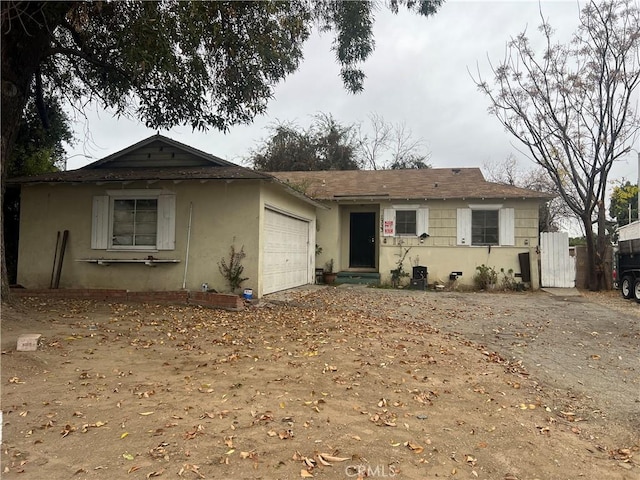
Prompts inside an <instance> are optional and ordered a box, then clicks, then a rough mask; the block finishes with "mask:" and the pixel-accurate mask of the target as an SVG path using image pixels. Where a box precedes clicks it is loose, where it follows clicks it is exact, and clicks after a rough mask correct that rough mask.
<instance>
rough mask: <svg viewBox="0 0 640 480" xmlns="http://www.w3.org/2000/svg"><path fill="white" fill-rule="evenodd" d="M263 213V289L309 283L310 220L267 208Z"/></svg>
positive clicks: (269, 291)
mask: <svg viewBox="0 0 640 480" xmlns="http://www.w3.org/2000/svg"><path fill="white" fill-rule="evenodd" d="M264 214H265V215H264V252H263V259H264V260H263V263H262V265H263V268H262V281H263V284H262V293H263V294H268V293H273V292H278V291H280V290H286V289H287V288H293V287H297V286H300V285H305V284H307V283H310V282H309V278H310V275H309V270H310V268H311V267H310V257H309V245H310V239H309V235H310V230H311V229H310V228H309V225H310V222H308V221H305V220H301V219H299V218H295V217H292V216H289V215H286V214H284V213H280V212H276V211H275V210H271V209H268V208H267V209H265V212H264Z"/></svg>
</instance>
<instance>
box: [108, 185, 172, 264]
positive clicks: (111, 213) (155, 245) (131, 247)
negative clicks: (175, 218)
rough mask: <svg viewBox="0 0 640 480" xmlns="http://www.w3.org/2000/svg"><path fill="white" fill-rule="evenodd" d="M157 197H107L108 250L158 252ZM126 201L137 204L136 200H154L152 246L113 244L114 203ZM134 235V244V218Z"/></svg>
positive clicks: (158, 213)
mask: <svg viewBox="0 0 640 480" xmlns="http://www.w3.org/2000/svg"><path fill="white" fill-rule="evenodd" d="M158 196H159V195H132V196H126V197H121V196H112V195H109V242H108V247H107V248H108V250H153V251H157V250H158V222H159V217H160V212H159V205H158V203H159V202H158ZM126 200H133V201H135V202H136V203H137V201H138V200H155V202H156V209H155V213H156V223H155V230H154V232H153V236H154V237H155V243H153V244H149V245H133V244H132V245H124V244H122V245H121V244H116V243H114V239H115V236H116V235H115V233H114V230H115V223H116V218H115V217H116V207H115V203H116V201H126ZM133 226H134V233H132V234H131V236H132V241H133V242H135V237H136V233H135V226H136V222H135V218H134V223H133Z"/></svg>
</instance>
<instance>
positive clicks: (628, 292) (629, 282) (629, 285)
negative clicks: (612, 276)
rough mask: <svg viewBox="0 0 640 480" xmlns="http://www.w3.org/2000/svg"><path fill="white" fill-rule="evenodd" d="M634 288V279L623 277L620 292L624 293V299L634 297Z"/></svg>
mask: <svg viewBox="0 0 640 480" xmlns="http://www.w3.org/2000/svg"><path fill="white" fill-rule="evenodd" d="M633 287H634V282H633V277H630V276H628V275H627V276H625V277H622V284H621V286H620V291H621V292H622V297H623V298H631V297H633Z"/></svg>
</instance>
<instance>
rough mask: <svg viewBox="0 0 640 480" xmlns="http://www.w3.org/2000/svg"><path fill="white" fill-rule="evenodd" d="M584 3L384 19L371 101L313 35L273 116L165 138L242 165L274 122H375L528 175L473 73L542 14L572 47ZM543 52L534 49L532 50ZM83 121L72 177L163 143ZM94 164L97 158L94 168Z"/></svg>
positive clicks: (370, 81) (519, 4) (448, 161)
mask: <svg viewBox="0 0 640 480" xmlns="http://www.w3.org/2000/svg"><path fill="white" fill-rule="evenodd" d="M580 5H584V1H582V2H580V3H579V2H578V1H576V0H567V1H565V0H562V1H560V0H556V1H543V2H541V3H540V4H539V3H538V2H537V1H526V0H512V1H480V0H475V1H458V0H448V1H447V2H446V3H445V4H444V5H443V6H442V8H441V10H440V12H439V13H437V14H436V15H435V16H433V17H430V18H424V17H420V16H418V15H415V14H409V13H407V12H400V13H399V14H398V15H393V14H391V13H390V12H388V11H387V10H386V9H384V8H383V9H381V10H380V11H379V12H378V13H377V15H376V17H377V18H376V23H375V28H374V34H375V41H376V50H375V52H374V53H373V54H372V55H371V57H370V59H369V60H368V61H367V62H366V63H365V64H364V71H365V74H366V76H367V78H366V81H365V90H364V92H362V93H360V94H357V95H353V94H350V93H348V92H347V91H346V90H345V89H344V88H343V85H342V82H341V80H340V77H339V67H338V65H337V64H336V63H335V61H334V56H333V53H332V52H331V51H330V44H331V36H330V35H329V34H324V35H322V36H319V35H314V36H313V37H312V38H311V39H310V40H309V42H308V43H307V45H306V48H305V59H304V61H303V63H302V66H301V68H300V69H299V70H298V72H296V73H295V74H294V75H292V76H290V77H288V78H287V79H286V80H285V81H284V82H283V83H281V84H280V85H279V86H278V87H277V88H276V90H275V97H274V98H273V99H272V100H271V102H270V104H269V107H268V111H267V114H266V115H264V116H261V117H258V118H256V120H255V122H254V123H253V124H252V125H250V126H237V127H234V128H232V129H231V131H230V132H228V133H227V134H226V135H225V134H222V133H219V132H217V131H209V132H206V133H202V132H192V131H191V129H190V128H174V129H172V130H170V131H161V132H160V133H162V134H164V135H166V136H168V137H170V138H173V139H174V140H177V141H179V142H183V143H186V144H188V145H190V146H192V147H195V148H198V149H201V150H203V151H205V152H207V153H210V154H213V155H216V156H219V157H222V158H225V159H227V160H230V161H233V162H235V163H238V164H243V160H245V159H246V158H247V157H248V156H249V153H250V151H251V150H252V149H254V148H255V147H256V146H258V144H259V143H260V140H261V139H264V138H266V137H267V136H268V130H266V127H267V126H268V125H270V124H273V123H274V122H276V121H294V122H296V123H297V124H298V125H300V126H303V127H306V126H308V125H309V123H310V122H311V120H312V118H311V116H312V115H314V114H316V113H320V112H322V113H329V114H331V115H333V117H334V118H335V119H336V120H337V121H338V122H340V123H342V124H352V123H364V125H365V126H366V125H367V121H368V120H367V117H368V115H370V114H371V113H376V114H378V115H380V116H381V117H382V118H384V120H385V121H387V122H390V123H394V124H395V123H401V122H403V123H404V124H405V126H406V128H407V129H410V130H411V132H412V134H413V137H414V138H416V139H418V138H420V139H422V140H423V141H424V142H425V145H426V151H427V152H428V153H430V159H429V163H431V165H432V166H433V167H482V166H483V165H484V164H486V163H488V162H500V161H503V160H505V159H506V158H507V157H508V156H509V155H510V154H513V155H515V156H516V157H517V158H518V160H519V162H520V163H521V165H522V166H523V167H524V168H531V167H532V164H531V163H529V161H528V160H526V158H525V157H524V156H523V155H522V154H521V153H519V152H518V150H517V149H518V148H520V146H519V145H517V143H515V140H514V139H513V138H512V137H511V136H510V135H509V134H507V133H506V132H505V131H504V130H503V128H502V127H501V126H500V124H499V123H498V121H497V120H496V119H495V118H494V117H492V116H490V115H489V114H488V113H487V107H488V101H487V99H486V98H485V97H484V96H483V94H481V93H480V92H479V91H478V90H477V88H476V86H475V84H474V83H473V80H472V79H471V77H470V74H469V71H471V72H473V73H474V74H475V73H476V71H477V68H478V67H479V68H480V70H481V71H482V72H483V73H484V74H485V77H486V78H487V79H490V78H491V76H490V75H489V69H488V59H491V60H492V61H493V62H494V63H497V62H498V61H499V60H501V59H502V58H503V56H504V53H505V44H506V42H507V41H508V40H509V39H510V38H511V37H512V36H514V35H516V34H518V33H519V32H521V31H523V30H525V29H526V30H527V32H528V33H529V34H530V35H531V36H532V40H533V39H535V38H539V35H538V31H537V27H538V25H539V24H540V8H541V9H542V12H543V15H544V16H545V18H548V19H549V21H550V23H551V24H552V25H553V26H554V27H555V28H556V30H557V31H558V34H559V35H560V36H561V37H563V38H568V37H569V35H570V34H571V32H573V31H574V30H575V28H576V26H577V24H578V13H579V9H580ZM534 45H535V43H534ZM86 114H87V119H78V121H77V123H76V136H77V138H78V143H77V145H76V146H75V147H74V148H70V149H69V150H68V153H69V156H70V158H69V160H68V168H69V169H73V168H78V167H81V166H83V165H86V164H87V163H90V162H92V161H94V160H96V159H100V158H103V157H105V156H107V155H110V154H112V153H114V152H117V151H119V150H121V149H123V148H126V147H128V146H130V145H131V144H133V143H135V142H138V141H140V140H142V139H144V138H146V137H148V136H150V135H153V134H155V133H156V131H155V130H150V129H147V128H145V127H144V125H142V124H140V123H139V122H137V121H135V120H129V119H125V118H120V119H114V118H112V116H111V115H110V114H109V113H108V112H104V111H101V110H99V109H97V108H95V107H93V108H88V109H87V111H86ZM86 157H92V158H86ZM637 168H638V167H637V162H636V154H635V153H633V154H630V155H629V158H628V159H627V160H626V161H622V162H620V163H619V164H618V165H617V166H616V167H615V168H614V171H613V172H612V176H611V177H610V179H614V178H621V177H625V178H627V179H630V180H632V181H634V183H635V179H636V178H637V175H638V174H637Z"/></svg>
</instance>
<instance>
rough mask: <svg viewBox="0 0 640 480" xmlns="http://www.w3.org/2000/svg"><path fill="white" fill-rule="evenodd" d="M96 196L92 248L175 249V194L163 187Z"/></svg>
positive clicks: (110, 191)
mask: <svg viewBox="0 0 640 480" xmlns="http://www.w3.org/2000/svg"><path fill="white" fill-rule="evenodd" d="M106 193H107V194H106V195H98V196H95V197H93V219H92V231H91V248H92V249H96V250H132V251H135V250H147V251H154V250H173V249H174V248H175V216H176V213H175V195H174V194H173V193H172V192H166V191H163V190H156V189H154V190H151V189H150V190H134V189H131V190H109V191H107V192H106Z"/></svg>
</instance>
